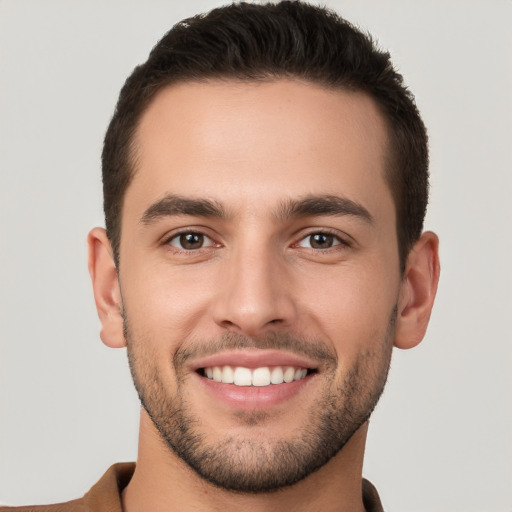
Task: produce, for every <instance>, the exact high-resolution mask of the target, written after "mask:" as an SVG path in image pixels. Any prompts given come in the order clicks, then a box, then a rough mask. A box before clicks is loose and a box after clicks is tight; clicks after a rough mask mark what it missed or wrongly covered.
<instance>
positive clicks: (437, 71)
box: [0, 0, 512, 512]
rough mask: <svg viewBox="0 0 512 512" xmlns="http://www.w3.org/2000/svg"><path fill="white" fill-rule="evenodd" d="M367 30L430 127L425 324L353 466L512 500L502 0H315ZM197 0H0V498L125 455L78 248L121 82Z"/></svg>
mask: <svg viewBox="0 0 512 512" xmlns="http://www.w3.org/2000/svg"><path fill="white" fill-rule="evenodd" d="M325 3H326V4H327V5H329V6H331V7H333V8H335V9H336V10H337V11H338V12H340V13H341V14H342V15H343V16H345V17H346V18H347V19H349V20H351V21H353V22H354V23H356V24H357V25H359V26H361V27H363V28H365V29H367V30H369V31H370V32H371V33H372V34H374V36H375V37H376V38H377V39H378V40H379V42H380V44H381V46H383V47H384V48H387V49H389V50H390V51H391V53H392V55H393V56H394V62H395V64H396V65H397V67H398V68H399V69H400V71H401V72H402V73H403V74H404V75H405V79H406V82H407V84H408V85H409V86H410V88H411V89H412V91H413V92H414V93H415V95H416V100H417V103H418V105H419V108H420V110H421V112H422V114H423V117H424V120H425V122H426V124H427V127H428V129H429V134H430V146H431V173H432V197H431V204H430V211H429V215H428V218H427V222H426V228H427V229H432V230H434V231H436V232H437V233H438V234H439V236H440V239H441V258H442V276H441V283H440V288H439V294H438V299H437V304H436V306H435V308H434V312H433V316H432V320H431V325H430V328H429V332H428V334H427V336H426V338H425V340H424V342H423V343H422V344H421V345H420V346H419V347H417V348H416V349H413V350H410V351H406V352H400V351H397V352H396V353H395V355H394V359H393V363H392V369H391V374H390V379H389V383H388V386H387V389H386V391H385V393H384V396H383V398H382V400H381V402H380V404H379V406H378V408H377V410H376V412H375V414H374V417H373V420H372V421H371V426H370V434H369V439H368V446H367V453H366V463H365V468H364V473H365V476H366V477H367V478H369V479H370V480H372V481H373V482H374V483H375V484H376V486H377V488H378V489H379V492H380V494H381V497H382V500H383V503H384V505H385V507H386V509H387V510H390V511H393V512H406V511H408V512H409V511H415V512H422V511H440V512H441V511H442V512H445V511H446V512H448V511H450V512H451V511H455V510H460V511H465V512H487V511H496V512H499V511H503V512H505V511H506V512H510V511H511V510H512V492H511V488H512V377H511V374H512V372H511V369H512V340H511V334H510V326H511V319H512V292H511V290H512V271H511V263H510V262H511V261H512V260H511V254H512V221H511V219H512V200H511V194H512V178H511V176H512V29H511V27H512V2H510V1H509V0H487V1H484V0H480V1H476V0H459V1H457V0H430V1H428V2H427V1H412V0H409V1H405V0H404V1H398V0H394V1H392V0H389V1H370V0H363V1H361V0H346V1H344V0H339V1H335V0H332V1H327V2H325ZM216 5H218V2H216V1H213V0H188V1H169V0H167V1H157V0H153V1H147V0H146V1H143V0H87V1H85V0H83V1H78V0H60V1H59V0H41V1H37V0H0V123H1V125H0V414H1V418H0V503H2V504H33V503H48V502H55V501H62V500H68V499H71V498H75V497H78V496H81V495H82V494H83V493H84V492H85V491H86V490H88V489H89V487H90V486H91V485H92V484H93V483H94V482H95V481H96V480H97V479H98V478H99V477H100V476H101V474H102V473H103V472H104V471H105V470H106V469H107V467H108V466H109V465H110V464H112V463H113V462H116V461H125V460H134V459H135V457H136V441H137V429H138V401H137V397H136V394H135V391H134V389H133V385H132V383H131V377H130V375H129V371H128V367H127V362H126V355H125V352H124V350H112V349H107V348H106V347H104V346H103V345H102V343H101V341H100V340H99V336H98V327H99V323H98V320H97V316H96V312H95V309H94V305H93V298H92V293H91V290H90V284H89V277H88V274H87V264H86V234H87V232H88V230H89V229H90V228H91V227H93V226H95V225H102V223H103V218H102V209H101V179H100V152H101V145H102V138H103V135H104V132H105V129H106V126H107V123H108V121H109V119H110V116H111V114H112V111H113V107H114V104H115V101H116V98H117V95H118V92H119V89H120V87H121V85H122V84H123V82H124V80H125V78H126V77H127V75H128V74H129V73H130V72H131V70H132V69H133V67H134V66H135V65H136V64H138V63H140V62H142V61H143V60H145V58H146V57H147V54H148V52H149V50H150V49H151V47H152V46H153V45H154V44H155V42H156V41H157V40H158V39H159V38H160V37H161V36H162V35H163V34H164V33H165V32H166V31H167V30H168V29H169V28H170V27H171V26H172V25H173V24H174V23H175V22H177V21H178V20H180V19H182V18H183V17H185V16H189V15H192V14H196V13H198V12H201V11H204V10H209V9H210V8H212V7H214V6H216Z"/></svg>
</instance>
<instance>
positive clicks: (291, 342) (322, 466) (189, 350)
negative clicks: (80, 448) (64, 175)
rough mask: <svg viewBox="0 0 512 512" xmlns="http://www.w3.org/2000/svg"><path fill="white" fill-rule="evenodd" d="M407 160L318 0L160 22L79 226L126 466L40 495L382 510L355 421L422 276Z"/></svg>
mask: <svg viewBox="0 0 512 512" xmlns="http://www.w3.org/2000/svg"><path fill="white" fill-rule="evenodd" d="M427 164H428V154H427V138H426V133H425V129H424V126H423V123H422V121H421V119H420V117H419V114H418V111H417V109H416V107H415V105H414V102H413V100H412V98H411V96H410V94H409V93H408V92H407V90H406V89H405V88H404V86H403V83H402V79H401V77H400V75H398V74H397V72H396V71H395V70H394V69H393V67H392V65H391V63H390V61H389V56H388V55H387V54H385V53H382V52H380V51H378V50H377V49H376V48H375V47H374V46H373V44H372V42H371V41H370V40H369V39H368V37H366V36H364V35H363V34H361V33H360V32H359V31H357V30H356V29H354V28H353V27H352V26H351V25H350V24H348V23H347V22H346V21H344V20H342V19H340V18H339V17H337V16H336V15H335V14H333V13H331V12H329V11H326V10H323V9H320V8H316V7H312V6H309V5H307V4H303V3H298V2H281V3H278V4H268V5H250V4H238V5H233V6H229V7H225V8H222V9H217V10H214V11H212V12H211V13H209V14H208V15H205V16H198V17H195V18H192V19H189V20H185V21H183V22H182V23H180V24H178V25H177V26H175V27H174V28H173V29H172V30H171V31H170V32H169V33H168V34H167V35H166V36H165V37H164V38H163V39H162V40H161V41H160V42H159V43H158V45H157V46H156V47H155V48H154V49H153V51H152V52H151V54H150V56H149V59H148V61H147V62H146V63H145V64H143V65H142V66H139V67H138V68H136V69H135V71H134V72H133V74H132V75H131V76H130V77H129V79H128V80H127V82H126V84H125V86H124V87H123V89H122V91H121V95H120V98H119V102H118V105H117V108H116V111H115V113H114V117H113V119H112V121H111V123H110V126H109V129H108V131H107V135H106V137H105V144H104V151H103V183H104V207H105V218H106V230H103V229H100V228H96V229H94V230H92V231H91V233H90V234H89V238H88V242H89V270H90V273H91V277H92V282H93V288H94V296H95V301H96V306H97V309H98V313H99V317H100V320H101V324H102V330H101V338H102V340H103V342H104V343H105V344H106V345H108V346H110V347H124V346H126V347H127V350H128V357H129V362H130V368H131V371H132V375H133V379H134V382H135V386H136V389H137V391H138V393H139V396H140V399H141V402H142V409H141V420H140V440H139V455H138V460H137V464H136V466H135V465H131V464H128V465H126V464H123V465H115V466H113V467H112V468H111V469H110V470H109V471H108V472H107V473H106V475H105V476H104V477H103V478H102V480H101V481H100V482H99V483H98V484H96V486H95V487H93V489H92V490H91V491H90V492H89V493H87V494H86V496H85V497H84V498H82V499H80V500H75V501H73V502H69V503H67V504H61V505H54V506H48V507H42V508H41V509H39V510H91V511H93V510H94V511H103V510H105V511H107V510H109V511H119V510H125V511H128V512H137V511H142V510H151V511H159V510H180V511H187V510H205V511H206V510H241V509H246V510H255V511H256V510H265V511H267V510H281V509H283V508H290V509H293V510H308V511H310V510H319V511H320V510H321V511H331V510H332V511H334V510H347V511H363V510H367V511H370V510H372V511H374V510H382V508H381V504H380V500H379V498H378V495H377V492H376V490H375V488H373V486H372V485H371V484H370V483H369V482H367V481H365V480H363V479H362V463H363V454H364V446H365V439H366V432H367V428H368V419H369V417H370V415H371V412H372V411H373V409H374V407H375V405H376V403H377V401H378V399H379V397H380V395H381V393H382V390H383V387H384V384H385V381H386V377H387V372H388V368H389V362H390V358H391V352H392V348H393V346H396V347H399V348H410V347H413V346H415V345H416V344H418V343H419V342H420V341H421V339H422V338H423V335H424V333H425V330H426V327H427V323H428V320H429V316H430V311H431V308H432V304H433V300H434V296H435V292H436V287H437V281H438V277H439V261H438V255H437V252H438V241H437V237H436V236H435V235H434V234H433V233H429V232H427V233H422V226H423V218H424V214H425V209H426V204H427V196H428V165H427ZM32 509H34V507H29V508H28V509H27V508H25V510H32ZM6 510H7V509H6ZM19 510H23V508H21V509H19Z"/></svg>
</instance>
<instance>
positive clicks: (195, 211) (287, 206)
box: [141, 194, 374, 225]
mask: <svg viewBox="0 0 512 512" xmlns="http://www.w3.org/2000/svg"><path fill="white" fill-rule="evenodd" d="M174 215H191V216H196V217H211V218H217V219H225V218H226V217H227V215H226V212H225V210H224V208H223V207H222V205H221V204H220V203H218V202H217V201H212V200H210V199H192V198H188V197H183V196H177V195H173V194H169V195H166V196H165V197H164V198H162V199H160V200H159V201H157V202H156V203H153V204H152V205H151V206H150V207H149V208H148V209H147V210H146V211H145V212H144V214H143V215H142V218H141V222H142V223H143V224H146V225H148V224H152V223H153V222H156V221H157V220H159V219H160V218H163V217H169V216H174ZM321 215H328V216H345V215H349V216H354V217H358V218H360V219H362V220H363V221H365V222H367V223H368V224H373V221H374V219H373V216H372V214H371V213H370V212H369V211H368V210H367V209H366V208H365V207H364V206H362V205H361V204H359V203H357V202H355V201H353V200H351V199H347V198H345V197H340V196H334V195H310V196H306V197H304V198H302V199H289V200H287V201H285V202H284V203H283V204H282V205H281V206H280V207H278V208H277V210H276V211H275V212H274V218H276V220H286V219H290V218H293V217H308V216H321Z"/></svg>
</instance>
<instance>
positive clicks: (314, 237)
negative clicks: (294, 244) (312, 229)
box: [299, 232, 341, 249]
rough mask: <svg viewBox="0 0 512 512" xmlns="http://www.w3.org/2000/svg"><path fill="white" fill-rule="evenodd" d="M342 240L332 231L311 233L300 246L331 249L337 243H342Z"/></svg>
mask: <svg viewBox="0 0 512 512" xmlns="http://www.w3.org/2000/svg"><path fill="white" fill-rule="evenodd" d="M340 244H341V240H340V239H339V238H338V237H337V236H335V235H331V234H330V233H322V232H319V233H311V234H310V235H308V236H306V237H304V238H303V239H302V240H301V241H300V242H299V246H300V247H307V248H309V249H330V248H331V247H334V246H335V245H340Z"/></svg>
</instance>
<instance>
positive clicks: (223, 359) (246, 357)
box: [191, 349, 318, 371]
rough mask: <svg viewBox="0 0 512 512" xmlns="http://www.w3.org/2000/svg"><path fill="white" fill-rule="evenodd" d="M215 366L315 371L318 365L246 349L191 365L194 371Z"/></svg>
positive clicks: (275, 352)
mask: <svg viewBox="0 0 512 512" xmlns="http://www.w3.org/2000/svg"><path fill="white" fill-rule="evenodd" d="M213 366H243V367H245V368H261V367H263V366H293V367H295V368H307V369H311V370H315V369H317V368H318V363H317V362H315V361H313V360H311V359H309V358H307V357H305V356H303V355H299V354H294V353H292V352H285V351H281V350H263V349H244V350H236V351H227V352H219V353H218V354H214V355H211V356H207V357H204V358H201V359H198V360H197V361H194V363H193V364H192V365H191V369H192V370H193V371H197V370H199V369H201V368H211V367H213Z"/></svg>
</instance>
